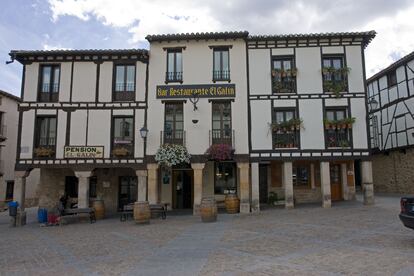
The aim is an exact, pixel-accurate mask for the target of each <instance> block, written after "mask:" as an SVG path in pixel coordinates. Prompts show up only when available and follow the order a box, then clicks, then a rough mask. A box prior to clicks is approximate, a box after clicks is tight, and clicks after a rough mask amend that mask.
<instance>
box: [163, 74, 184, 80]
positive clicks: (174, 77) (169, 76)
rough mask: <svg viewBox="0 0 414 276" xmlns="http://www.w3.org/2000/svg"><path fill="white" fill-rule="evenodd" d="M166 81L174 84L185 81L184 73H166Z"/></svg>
mask: <svg viewBox="0 0 414 276" xmlns="http://www.w3.org/2000/svg"><path fill="white" fill-rule="evenodd" d="M165 81H167V82H174V81H179V82H181V81H183V72H166V73H165Z"/></svg>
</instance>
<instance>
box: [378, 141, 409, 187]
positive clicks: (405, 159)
mask: <svg viewBox="0 0 414 276" xmlns="http://www.w3.org/2000/svg"><path fill="white" fill-rule="evenodd" d="M372 172H373V177H374V191H375V192H379V193H398V194H414V149H407V151H406V153H403V152H400V151H392V152H390V153H389V155H385V154H376V155H373V156H372Z"/></svg>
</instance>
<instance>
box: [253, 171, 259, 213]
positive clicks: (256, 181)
mask: <svg viewBox="0 0 414 276" xmlns="http://www.w3.org/2000/svg"><path fill="white" fill-rule="evenodd" d="M259 211H260V201H259V163H252V212H259Z"/></svg>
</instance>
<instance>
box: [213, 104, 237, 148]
mask: <svg viewBox="0 0 414 276" xmlns="http://www.w3.org/2000/svg"><path fill="white" fill-rule="evenodd" d="M212 119H213V122H212V125H213V129H212V135H211V138H212V143H213V144H230V145H231V144H232V129H231V102H230V101H226V102H213V104H212Z"/></svg>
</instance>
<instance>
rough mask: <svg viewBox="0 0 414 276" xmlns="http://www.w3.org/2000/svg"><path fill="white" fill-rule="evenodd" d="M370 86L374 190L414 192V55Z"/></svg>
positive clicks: (375, 76) (376, 79) (370, 80)
mask: <svg viewBox="0 0 414 276" xmlns="http://www.w3.org/2000/svg"><path fill="white" fill-rule="evenodd" d="M367 85H368V95H369V103H370V112H369V116H370V133H371V148H372V152H373V155H372V162H373V174H374V182H375V189H376V190H377V191H379V192H387V193H403V194H407V193H414V180H413V179H414V162H413V161H414V150H413V146H414V52H412V53H410V54H408V55H407V56H405V57H403V58H401V59H400V60H398V61H397V62H395V63H393V64H391V65H390V66H388V67H387V68H385V69H384V70H382V71H380V72H378V73H377V74H375V75H374V76H372V77H371V78H369V79H368V80H367Z"/></svg>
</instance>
